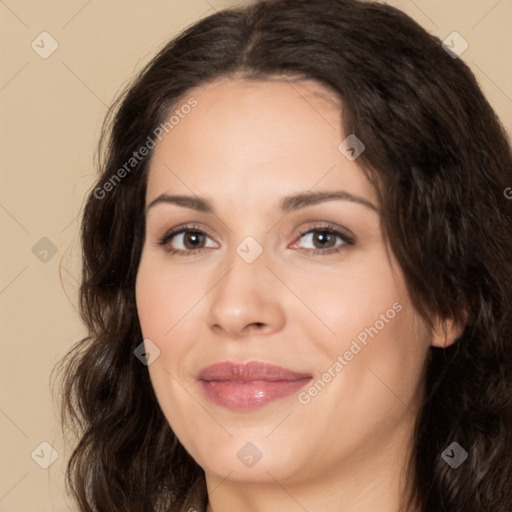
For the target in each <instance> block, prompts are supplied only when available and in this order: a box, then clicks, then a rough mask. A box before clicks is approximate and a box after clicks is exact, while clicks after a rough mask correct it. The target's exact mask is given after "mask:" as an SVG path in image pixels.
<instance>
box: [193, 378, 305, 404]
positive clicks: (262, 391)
mask: <svg viewBox="0 0 512 512" xmlns="http://www.w3.org/2000/svg"><path fill="white" fill-rule="evenodd" d="M310 380H311V377H306V378H303V379H297V380H279V381H268V380H253V381H247V382H241V381H204V380H203V381H200V383H201V385H202V387H203V389H204V392H205V394H206V396H207V397H208V398H209V399H210V400H211V401H212V402H214V403H216V404H217V405H220V406H222V407H226V408H228V409H234V410H239V411H248V410H252V409H258V408H260V407H263V406H264V405H266V404H268V403H270V402H273V401H275V400H279V399H280V398H284V397H286V396H289V395H291V394H293V393H295V392H296V391H298V390H299V389H301V388H302V387H304V386H305V385H306V384H307V383H308V382H309V381H310Z"/></svg>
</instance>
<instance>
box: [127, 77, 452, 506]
mask: <svg viewBox="0 0 512 512" xmlns="http://www.w3.org/2000/svg"><path fill="white" fill-rule="evenodd" d="M188 97H194V98H195V99H196V100H197V106H196V107H195V108H194V109H193V110H192V111H191V112H190V113H189V114H188V115H187V116H186V117H185V118H184V119H183V120H180V123H179V124H177V125H176V126H175V127H174V128H173V129H172V130H171V131H169V133H168V134H166V135H165V136H164V137H163V138H162V140H161V141H159V142H158V144H157V146H156V148H155V151H154V154H153V155H152V160H151V164H150V170H149V177H148V187H147V196H146V204H147V205H150V204H151V203H152V202H153V201H154V200H155V199H156V198H158V197H159V196H161V195H162V194H164V193H165V194H183V195H191V196H194V195H196V196H200V197H202V198H205V199H207V200H208V201H209V202H210V203H211V204H212V207H213V209H214V212H215V213H211V212H199V211H195V210H193V209H190V208H185V207H183V206H178V205H175V204H169V203H158V204H155V205H154V206H153V207H151V208H149V209H148V211H147V217H146V239H145V242H144V248H143V253H142V259H141V262H140V267H139V269H138V277H137V285H136V297H137V307H138V314H139V318H140V322H141V327H142V332H143V334H144V338H145V339H150V340H151V341H152V342H153V343H154V344H155V345H157V347H158V348H159V350H160V355H159V357H157V358H156V359H155V361H154V362H153V363H151V364H150V366H149V372H150V377H151V381H152V384H153V387H154V390H155V393H156V396H157V398H158V401H159V404H160V405H161V408H162V410H163V412H164V414H165V416H166V418H167V420H168V422H169V424H170V426H171V428H172V429H173V431H174V432H175V433H176V435H177V436H178V438H179V440H180V441H181V443H182V444H183V445H184V446H185V448H186V449H187V451H188V452H189V453H190V454H191V455H192V457H193V458H194V459H195V460H196V461H197V463H198V464H199V465H200V466H201V467H202V468H203V469H204V471H205V474H206V482H207V487H208V491H209V500H210V502H209V505H208V510H209V511H210V512H212V511H214V512H231V511H237V512H246V511H247V512H249V511H251V512H259V511H261V512H263V511H265V512H278V511H279V512H282V511H288V512H295V511H297V512H299V511H303V510H304V509H306V510H308V511H309V512H314V511H322V512H329V511H336V512H338V511H340V510H343V511H344V512H355V511H365V512H368V511H370V512H371V511H378V512H392V511H393V512H394V511H396V510H397V507H398V503H399V498H400V496H401V495H402V494H403V493H404V490H405V488H406V486H407V485H408V482H410V480H408V478H407V473H406V468H405V462H406V460H407V457H408V455H409V453H410V450H411V433H412V429H413V427H414V422H415V419H416V416H417V412H418V409H419V407H420V404H421V401H422V398H423V393H424V368H425V361H426V357H427V355H428V350H429V347H430V346H431V345H436V346H447V345H449V344H450V343H452V342H453V341H454V340H455V338H456V337H457V336H459V335H460V333H461V328H460V327H457V326H455V325H454V324H453V323H452V322H451V321H449V320H444V321H440V320H439V321H438V322H437V323H436V325H435V328H434V330H433V331H432V332H431V331H430V330H429V329H428V328H427V326H426V325H425V323H424V321H423V320H422V318H421V317H420V316H419V314H418V313H417V312H416V310H415V309H414V307H413V305H412V303H411V301H410V298H409V295H408V292H407V287H406V283H405V280H404V278H403V275H402V272H401V270H400V268H399V266H398V264H397V263H396V261H395V259H394V257H393V255H392V253H391V252H390V249H389V247H388V246H387V243H386V240H385V239H384V237H383V232H382V229H381V226H380V215H379V211H378V210H379V205H378V203H377V198H376V194H375V192H374V190H373V188H372V186H371V185H370V184H369V183H368V181H367V179H366V178H365V176H364V174H363V172H362V171H361V169H360V168H359V166H358V162H357V160H355V161H353V162H351V161H349V160H348V159H347V158H345V156H344V155H343V154H342V153H341V152H340V151H339V149H338V146H339V144H340V142H341V141H342V140H344V139H345V137H346V136H347V134H344V133H343V131H342V128H341V126H342V123H341V116H342V108H341V105H340V104H339V102H338V101H336V99H335V98H334V96H332V94H330V93H329V91H328V90H326V89H324V88H323V87H322V86H321V85H319V84H318V83H316V82H314V81H302V82H297V81H294V82H288V81H286V80H272V81H244V80H242V79H238V78H230V79H222V80H217V81H215V82H213V83H211V84H209V85H208V86H203V87H200V88H196V89H194V90H191V91H189V93H188V96H187V98H188ZM187 98H185V101H186V99H187ZM185 101H183V103H185ZM320 190H323V191H332V190H343V191H345V192H348V193H350V194H353V195H354V196H357V197H359V198H363V199H364V200H366V201H368V202H370V203H371V204H373V205H374V207H375V209H372V208H370V207H368V206H365V205H363V204H360V203H358V202H355V201H350V200H329V201H324V202H321V203H319V204H316V205H314V206H308V207H306V208H303V209H300V210H297V211H291V212H288V213H285V214H283V213H282V212H280V210H279V202H280V200H281V199H282V197H283V196H286V195H291V194H297V193H300V192H307V191H310V192H311V191H313V192H316V191H320ZM326 222H330V223H332V224H333V225H334V226H335V227H336V228H337V227H340V228H342V229H345V230H349V232H350V233H352V234H353V236H354V237H355V238H356V240H355V243H354V245H348V244H346V243H344V242H343V240H341V239H340V238H338V237H335V238H333V237H332V238H331V241H330V242H329V243H328V244H327V246H326V247H327V248H323V246H322V245H321V244H319V243H318V242H317V243H315V241H314V239H313V238H312V234H309V235H303V236H302V237H301V232H304V231H307V230H311V229H312V228H317V226H318V225H320V227H319V228H317V231H313V234H315V233H318V232H322V228H323V227H324V225H325V223H326ZM185 223H195V224H198V225H199V228H200V229H201V230H202V231H204V232H205V233H206V235H205V236H204V237H203V239H202V241H200V243H199V247H203V249H202V251H201V252H199V253H196V254H195V255H188V256H185V255H173V254H171V253H169V252H168V251H167V250H166V248H167V249H169V248H174V249H181V250H185V251H186V250H188V251H190V250H192V249H193V247H194V245H193V244H191V243H190V235H188V238H187V236H185V237H184V234H183V233H182V234H178V235H176V236H175V237H174V238H173V239H171V241H168V243H167V246H166V247H164V246H162V245H159V244H158V239H159V238H160V237H163V236H164V235H165V234H166V232H168V231H169V230H170V229H171V228H175V227H179V226H181V225H182V224H185ZM194 229H197V228H194ZM192 230H193V229H192ZM310 233H311V232H310ZM185 235H187V234H186V233H185ZM248 236H251V237H253V238H254V239H255V240H256V241H257V244H259V246H260V247H261V249H262V250H263V252H262V253H261V254H260V255H259V256H258V257H257V258H256V259H255V261H253V262H252V263H247V262H246V261H245V260H244V259H243V258H242V257H241V256H240V255H239V254H238V253H237V251H236V249H237V247H238V246H239V245H240V244H241V242H242V241H244V239H245V238H246V237H248ZM196 243H197V242H196ZM324 244H325V242H324ZM333 246H335V247H342V249H341V251H340V252H337V253H332V252H331V253H330V254H327V253H326V251H328V250H329V249H328V248H331V247H333ZM242 247H243V245H242ZM254 247H255V246H249V252H250V253H251V254H254V253H253V252H251V251H254ZM306 249H312V250H315V249H316V250H317V252H318V253H317V254H308V253H306V252H305V250H306ZM331 250H332V249H331ZM322 251H323V253H322ZM397 303H398V304H399V306H401V309H400V311H399V312H397V313H396V315H395V316H394V318H393V319H391V320H388V322H386V323H385V326H384V327H383V328H382V329H380V330H379V332H378V334H377V335H375V336H374V337H373V338H369V339H368V342H367V345H366V346H362V347H363V348H362V350H360V351H359V352H358V353H357V354H356V355H354V356H353V358H352V359H351V360H350V361H347V365H346V366H344V367H343V369H342V371H340V372H338V373H335V377H333V378H332V379H331V380H330V382H329V383H328V384H327V385H326V386H325V387H324V388H323V389H322V390H321V391H320V392H318V393H317V394H316V396H314V397H311V399H310V401H309V402H308V403H307V404H303V403H300V401H299V400H298V394H297V393H294V394H292V395H290V396H288V397H286V398H283V399H280V400H277V401H275V402H272V403H270V404H267V405H265V406H264V407H262V408H260V409H256V410H253V411H232V410H230V409H227V408H224V407H221V406H219V405H215V404H214V403H212V402H211V401H209V400H208V399H207V398H206V396H205V395H204V394H203V391H202V388H201V387H200V385H199V383H198V382H197V380H196V375H197V373H198V372H199V371H200V370H201V369H202V368H204V367H205V366H207V365H209V364H212V363H214V362H219V361H226V360H230V361H236V362H246V361H264V362H270V363H273V364H276V365H278V366H283V367H286V368H289V369H291V370H294V371H298V372H306V373H311V374H313V376H314V378H313V382H314V381H316V380H317V379H319V378H322V375H323V374H324V373H325V372H326V371H327V369H328V368H330V367H331V368H332V366H333V363H334V362H335V361H336V360H337V357H338V356H339V355H343V354H344V353H345V352H346V351H347V350H348V349H350V347H351V343H352V341H353V340H354V339H356V336H357V335H358V334H359V333H361V332H362V331H364V330H365V328H367V327H369V326H372V325H375V323H376V321H377V320H379V319H380V318H382V317H381V316H380V315H382V314H385V312H386V311H387V310H389V309H390V308H393V304H395V305H396V304H397ZM359 345H361V343H359ZM332 373H333V371H332V370H331V374H332ZM306 391H307V388H306ZM248 442H250V443H252V444H254V445H255V446H256V447H257V448H258V450H259V451H260V452H261V454H262V456H261V459H260V460H259V461H258V462H257V463H256V464H255V465H254V466H252V467H250V468H249V467H246V466H245V465H244V464H242V462H241V461H240V460H239V458H238V457H237V453H238V452H239V450H240V449H241V448H242V447H243V446H244V445H246V443H248Z"/></svg>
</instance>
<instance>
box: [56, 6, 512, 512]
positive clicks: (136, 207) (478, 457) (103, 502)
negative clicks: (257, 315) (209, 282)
mask: <svg viewBox="0 0 512 512" xmlns="http://www.w3.org/2000/svg"><path fill="white" fill-rule="evenodd" d="M233 76H241V77H243V78H244V79H260V80H261V79H263V80H265V79H272V78H275V77H284V78H285V79H286V78H287V77H295V78H297V77H299V79H302V78H303V79H313V80H316V81H318V82H319V83H321V84H323V85H324V86H325V87H327V88H328V89H329V90H331V91H333V92H334V93H335V94H336V95H337V96H338V97H339V98H340V99H341V101H342V103H343V107H344V114H343V120H341V119H340V123H341V122H343V129H344V132H345V133H347V134H348V133H355V134H357V137H359V138H360V139H361V140H362V141H363V142H364V144H365V145H366V150H365V151H364V153H363V154H362V155H361V156H360V157H359V159H358V162H359V163H360V165H361V168H362V169H363V171H364V172H365V173H366V175H367V176H368V177H369V178H370V180H371V182H372V184H373V186H374V187H375V189H376V191H377V193H378V195H379V199H380V203H381V208H382V212H383V213H382V227H383V231H384V233H385V236H386V238H387V239H388V240H389V242H390V246H391V248H392V251H393V252H394V254H395V256H396V258H397V260H398V262H399V264H400V266H401V269H402V271H403V273H404V276H405V279H406V282H407V286H408V290H409V293H410V296H411V299H412V301H413V304H414V306H415V308H416V309H417V311H418V312H419V314H421V315H422V317H423V318H424V319H425V321H426V322H427V323H428V324H429V325H430V326H432V325H433V319H434V317H438V316H440V317H444V318H448V317H451V318H453V319H454V320H456V321H458V322H461V323H462V324H463V325H464V326H465V327H464V331H463V333H462V335H461V336H460V337H459V338H458V339H457V341H456V342H455V343H454V344H453V345H451V346H450V347H448V348H446V349H439V348H434V347H432V348H431V349H430V352H429V357H428V361H426V365H427V368H426V395H425V398H424V402H423V405H422V408H421V410H420V412H419V414H418V419H417V426H416V430H415V434H414V435H415V438H414V448H413V452H412V453H411V458H410V466H409V467H410V476H411V480H412V491H411V493H410V495H408V496H407V500H406V501H407V503H405V504H404V506H407V505H411V506H414V507H416V508H418V510H420V511H421V512H470V511H471V512H489V511H491V510H492V511H493V512H506V511H510V510H512V485H510V483H511V482H512V453H511V451H512V449H511V447H512V200H510V199H507V197H506V196H507V194H506V190H508V187H510V186H512V155H511V149H510V141H509V140H508V138H507V135H506V133H505V131H504V129H503V127H502V125H501V124H500V122H499V120H498V118H497V116H496V114H495V113H494V111H493V109H492V108H491V106H490V105H489V103H488V101H487V100H486V99H485V97H484V95H483V94H482V92H481V90H480V89H479V87H478V85H477V82H476V80H475V77H474V75H473V74H472V72H471V71H470V69H469V68H468V66H467V65H466V64H464V62H462V60H460V59H458V58H455V57H454V56H452V55H450V54H449V53H447V51H445V49H444V48H443V47H442V45H441V41H440V40H439V39H438V38H437V37H435V36H433V35H431V34H429V33H427V32H426V31H425V30H424V29H423V28H422V27H420V26H419V25H418V24H417V23H416V22H414V21H413V20H412V19H411V18H409V17H408V16H406V15H405V14H404V13H402V12H401V11H399V10H397V9H395V8H393V7H390V6H388V5H385V4H379V3H376V2H363V1H358V0H268V1H264V0H262V1H257V2H254V3H251V4H250V5H248V6H245V7H241V8H232V9H227V10H223V11H220V12H217V13H215V14H213V15H211V16H208V17H206V18H204V19H202V20H200V21H198V22H196V23H195V24H193V25H192V26H190V27H188V28H187V29H186V30H184V31H183V32H182V33H181V34H179V35H178V36H177V37H176V38H174V39H173V40H171V41H170V42H168V43H167V44H165V45H164V46H163V47H162V48H161V49H160V50H159V51H158V53H157V54H156V56H155V57H154V58H153V59H152V60H151V61H150V62H149V63H148V64H147V65H146V66H145V67H144V68H143V69H142V70H141V71H140V73H138V75H137V76H136V77H135V78H134V79H133V80H132V82H131V83H130V84H129V86H128V87H126V88H125V90H124V91H123V92H122V93H121V94H120V95H119V97H118V99H117V100H116V101H115V103H114V104H113V105H112V107H111V108H110V110H109V112H108V114H107V117H106V119H105V124H104V126H103V131H102V137H101V142H100V144H99V154H100V159H99V162H98V164H99V168H100V169H99V170H100V176H99V178H98V180H97V183H96V184H95V185H94V188H93V189H91V191H90V193H89V195H88V197H87V200H86V203H85V207H84V211H83V219H82V224H81V244H82V257H83V269H82V282H81V287H80V296H79V298H80V313H81V317H82V319H83V321H84V323H85V326H86V328H87V330H88V336H87V337H86V338H85V339H83V340H81V341H79V342H78V343H77V344H76V345H75V346H74V347H73V348H72V350H71V351H70V352H69V353H68V354H67V355H66V357H65V358H64V359H63V360H62V361H61V362H60V365H61V366H60V370H61V376H62V393H63V395H62V423H63V425H66V426H69V427H70V428H72V430H73V431H74V432H75V434H76V436H77V444H76V447H75V448H74V451H73V453H72V455H71V457H70V459H69V462H68V467H67V473H66V484H67V486H68V488H69V489H70V490H71V492H72V495H73V497H74V499H75V501H76V503H77V504H78V507H79V510H80V511H81V512H91V511H94V512H126V511H128V510H130V511H141V512H155V511H184V510H188V508H189V507H192V506H193V507H195V508H197V509H198V510H204V508H205V506H206V503H207V493H206V484H205V477H204V472H203V470H202V469H201V467H199V465H198V464H197V463H196V462H195V461H194V460H193V459H192V458H191V456H190V455H189V454H188V453H187V452H186V450H185V449H184V447H183V446H182V445H181V443H180V442H179V440H178V439H177V438H176V436H175V435H174V433H173V432H172V430H171V428H170V426H169V424H168V422H167V421H166V419H165V417H164V415H163V413H162V411H161V409H160V407H159V404H158V402H157V400H156V398H155V394H154V392H153V389H152V386H151V382H150V379H149V375H148V372H147V368H146V367H145V366H144V365H142V364H141V363H140V361H139V360H138V359H137V358H136V357H134V354H133V352H134V349H135V348H136V347H137V346H138V345H139V344H140V343H141V341H142V333H141V329H140V325H139V321H138V316H137V309H136V305H135V278H136V275H137V268H138V264H139V259H140V255H141V250H142V245H143V239H144V229H145V226H144V224H145V219H144V199H145V189H146V178H147V171H148V162H149V160H150V156H151V152H149V155H148V156H146V157H145V158H141V159H140V161H139V160H138V161H137V163H136V165H133V167H132V169H130V172H126V173H124V174H123V179H122V180H118V181H115V182H113V181H112V180H113V176H114V175H115V174H116V173H118V171H119V170H120V169H121V168H123V165H125V164H126V162H127V161H129V159H130V158H131V157H132V156H133V154H134V152H137V151H138V150H139V149H140V148H141V147H142V146H144V145H145V144H147V141H148V138H150V137H153V136H154V135H153V134H154V132H155V130H156V129H157V127H158V126H159V125H161V123H163V122H165V121H166V120H167V119H168V118H169V116H170V115H171V113H172V109H173V108H175V107H176V106H177V105H179V102H180V101H183V98H186V97H187V92H188V91H189V90H191V89H192V88H193V87H196V86H199V85H201V84H205V83H208V82H209V81H212V80H215V79H217V78H220V77H233ZM125 169H126V167H125ZM117 176H118V177H119V173H118V174H117ZM108 183H110V185H108ZM454 441H456V442H458V443H459V444H460V445H461V446H462V447H463V448H464V449H465V450H466V451H467V452H468V454H469V457H468V460H467V461H466V462H465V463H464V465H463V467H462V468H460V469H458V470H455V469H452V468H451V467H449V466H448V464H446V463H445V462H444V461H443V460H442V458H441V453H442V452H443V451H444V450H445V449H446V448H447V447H448V446H449V445H450V444H451V443H452V442H454Z"/></svg>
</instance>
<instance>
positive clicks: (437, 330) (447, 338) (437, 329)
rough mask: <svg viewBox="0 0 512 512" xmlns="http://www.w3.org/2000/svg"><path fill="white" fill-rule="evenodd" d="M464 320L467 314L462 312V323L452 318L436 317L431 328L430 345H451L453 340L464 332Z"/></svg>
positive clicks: (441, 346) (465, 320) (440, 346)
mask: <svg viewBox="0 0 512 512" xmlns="http://www.w3.org/2000/svg"><path fill="white" fill-rule="evenodd" d="M466 322H467V314H464V321H463V322H462V323H457V322H455V321H454V320H453V319H452V318H440V319H437V320H436V322H435V324H434V329H433V330H432V346H433V347H438V348H447V347H449V346H450V345H453V343H454V342H455V340H456V339H457V338H458V337H459V336H461V335H462V333H463V332H464V328H465V327H466Z"/></svg>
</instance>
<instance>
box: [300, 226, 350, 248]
mask: <svg viewBox="0 0 512 512" xmlns="http://www.w3.org/2000/svg"><path fill="white" fill-rule="evenodd" d="M299 239H300V240H303V241H305V242H306V243H309V244H312V245H313V248H305V249H303V252H304V253H306V254H332V253H336V252H339V251H341V250H342V249H344V248H345V247H346V246H350V245H354V237H353V236H352V235H349V234H348V233H345V232H344V231H342V230H340V229H337V228H335V227H334V226H333V225H332V224H327V225H322V226H314V227H312V228H310V229H308V230H307V231H303V232H302V233H301V235H300V238H299ZM337 239H338V241H339V243H338V244H336V240H337ZM296 245H297V243H296V242H295V243H294V244H293V245H292V246H291V247H293V248H294V247H295V246H296Z"/></svg>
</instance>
